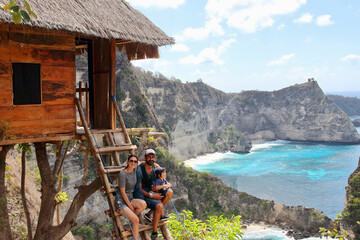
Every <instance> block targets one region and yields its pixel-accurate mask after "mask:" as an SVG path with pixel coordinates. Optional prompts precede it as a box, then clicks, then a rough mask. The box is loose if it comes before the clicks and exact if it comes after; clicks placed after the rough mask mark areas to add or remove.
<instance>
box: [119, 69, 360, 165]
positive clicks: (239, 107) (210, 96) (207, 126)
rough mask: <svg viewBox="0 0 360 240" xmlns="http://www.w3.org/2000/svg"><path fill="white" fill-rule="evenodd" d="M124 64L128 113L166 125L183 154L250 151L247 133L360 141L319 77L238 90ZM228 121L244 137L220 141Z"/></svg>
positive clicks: (261, 137) (174, 149) (259, 137)
mask: <svg viewBox="0 0 360 240" xmlns="http://www.w3.org/2000/svg"><path fill="white" fill-rule="evenodd" d="M119 67H120V70H119V73H118V76H117V81H118V86H119V89H120V90H119V92H118V97H119V100H120V102H121V104H122V108H123V109H124V111H125V116H126V118H129V119H134V120H133V121H132V122H136V121H137V120H136V118H135V117H134V116H133V113H134V112H135V113H136V111H137V112H138V113H140V118H141V120H142V123H147V124H151V125H150V126H155V127H157V128H162V129H163V130H164V131H166V132H167V133H168V136H169V139H168V143H169V150H170V152H171V153H173V154H174V155H175V156H176V157H177V158H178V159H187V158H191V157H195V156H198V155H200V154H204V153H210V152H214V151H226V150H231V151H234V150H235V149H236V148H237V149H243V150H244V152H246V146H248V147H249V144H248V143H247V142H243V143H242V144H241V143H240V142H241V141H240V136H241V135H243V136H244V137H245V138H246V139H248V140H250V141H253V142H256V141H270V140H278V139H282V140H294V141H313V142H342V143H357V142H360V135H359V134H358V133H357V131H356V129H355V128H354V126H353V124H352V122H351V121H350V119H349V117H348V116H347V115H346V114H345V113H344V112H343V111H342V110H341V109H340V108H339V107H338V106H337V105H336V104H335V103H334V102H333V101H332V100H331V99H329V98H328V97H327V96H326V95H324V93H323V92H322V90H321V88H320V87H319V86H318V84H317V82H307V83H304V84H299V85H294V86H291V87H288V88H284V89H281V90H278V91H273V92H262V91H243V92H240V93H237V94H232V93H224V92H222V91H219V90H216V89H214V88H212V87H210V86H208V85H206V84H204V83H202V82H201V81H198V82H195V83H185V84H183V83H181V82H180V80H176V79H172V80H169V79H166V78H165V77H164V76H162V75H161V74H153V73H151V72H144V71H141V70H140V69H137V68H134V67H132V66H131V65H129V64H127V65H126V64H125V65H123V66H119ZM132 99H133V100H132ZM134 99H135V100H134ZM148 126H149V125H148ZM228 127H232V128H233V129H235V130H236V132H235V133H234V134H233V136H238V138H235V139H228V140H230V141H229V142H227V144H225V145H224V144H219V142H221V141H222V139H220V138H219V139H213V138H212V137H213V136H221V135H223V132H224V131H227V128H228ZM209 143H212V144H209ZM229 143H230V144H229ZM219 146H222V147H219Z"/></svg>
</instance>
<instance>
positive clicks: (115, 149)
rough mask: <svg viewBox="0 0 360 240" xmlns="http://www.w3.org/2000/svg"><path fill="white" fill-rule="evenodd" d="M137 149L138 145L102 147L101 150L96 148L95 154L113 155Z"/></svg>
mask: <svg viewBox="0 0 360 240" xmlns="http://www.w3.org/2000/svg"><path fill="white" fill-rule="evenodd" d="M136 148H137V147H136V145H130V144H129V145H124V146H118V147H101V148H96V149H95V152H96V153H99V152H101V153H111V152H123V151H130V150H135V149H136Z"/></svg>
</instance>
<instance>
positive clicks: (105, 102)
mask: <svg viewBox="0 0 360 240" xmlns="http://www.w3.org/2000/svg"><path fill="white" fill-rule="evenodd" d="M93 48H94V51H93V58H94V59H93V74H94V126H93V127H94V128H99V129H113V128H115V127H116V126H115V124H116V121H115V110H114V106H113V104H112V101H111V99H110V94H111V95H115V61H116V59H115V52H116V51H115V50H116V49H115V40H108V39H94V41H93Z"/></svg>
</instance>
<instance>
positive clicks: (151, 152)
mask: <svg viewBox="0 0 360 240" xmlns="http://www.w3.org/2000/svg"><path fill="white" fill-rule="evenodd" d="M149 154H154V155H155V150H154V149H151V148H150V149H147V150H145V156H146V155H149Z"/></svg>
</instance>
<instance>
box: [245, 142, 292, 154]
mask: <svg viewBox="0 0 360 240" xmlns="http://www.w3.org/2000/svg"><path fill="white" fill-rule="evenodd" d="M287 143H289V141H284V140H276V141H271V142H264V143H257V144H253V145H252V148H251V151H250V152H255V151H257V150H260V149H267V148H271V147H273V146H279V145H285V144H287Z"/></svg>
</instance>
